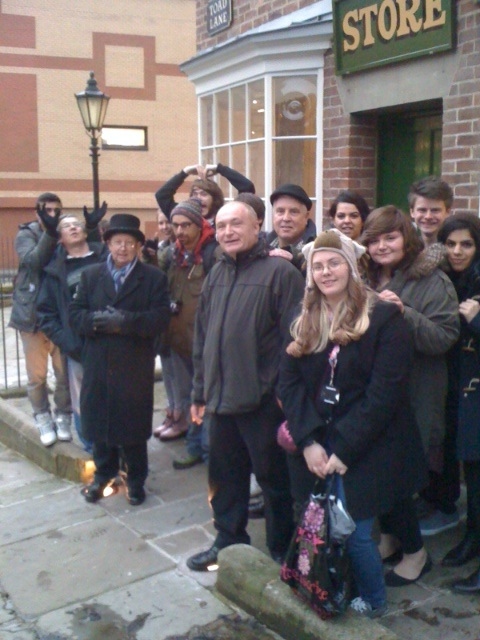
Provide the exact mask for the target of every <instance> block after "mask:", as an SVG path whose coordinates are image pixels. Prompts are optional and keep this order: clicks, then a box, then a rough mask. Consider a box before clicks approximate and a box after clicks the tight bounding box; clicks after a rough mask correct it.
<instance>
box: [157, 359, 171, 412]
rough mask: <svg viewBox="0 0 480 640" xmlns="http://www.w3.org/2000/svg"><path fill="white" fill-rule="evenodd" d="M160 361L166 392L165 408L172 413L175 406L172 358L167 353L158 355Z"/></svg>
mask: <svg viewBox="0 0 480 640" xmlns="http://www.w3.org/2000/svg"><path fill="white" fill-rule="evenodd" d="M160 361H161V363H162V377H163V384H164V386H165V392H166V394H167V404H168V407H167V408H168V411H169V412H170V413H173V409H174V408H175V394H174V391H173V386H174V385H173V382H174V375H173V372H172V359H171V357H170V356H169V355H168V356H160Z"/></svg>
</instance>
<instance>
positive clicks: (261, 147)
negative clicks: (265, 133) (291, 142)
mask: <svg viewBox="0 0 480 640" xmlns="http://www.w3.org/2000/svg"><path fill="white" fill-rule="evenodd" d="M248 175H249V177H250V180H252V182H253V184H254V185H255V193H256V194H257V195H258V196H260V197H261V198H264V197H265V143H264V142H263V140H262V141H261V142H251V143H250V144H249V145H248ZM278 184H280V183H278Z"/></svg>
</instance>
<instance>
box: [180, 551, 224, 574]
mask: <svg viewBox="0 0 480 640" xmlns="http://www.w3.org/2000/svg"><path fill="white" fill-rule="evenodd" d="M219 551H220V549H219V548H218V547H216V546H215V545H213V546H211V547H210V549H207V550H206V551H201V552H200V553H196V554H195V555H194V556H190V558H188V560H187V567H188V568H189V569H191V570H192V571H209V570H213V567H214V566H215V565H216V564H217V563H218V553H219Z"/></svg>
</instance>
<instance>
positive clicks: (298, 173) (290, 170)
mask: <svg viewBox="0 0 480 640" xmlns="http://www.w3.org/2000/svg"><path fill="white" fill-rule="evenodd" d="M273 149H274V157H273V167H274V172H275V176H274V181H273V184H274V185H280V184H285V183H286V182H290V183H293V184H299V185H301V186H302V187H303V188H304V189H305V191H306V192H307V193H308V195H309V196H310V197H312V196H314V195H315V140H275V142H274V145H273Z"/></svg>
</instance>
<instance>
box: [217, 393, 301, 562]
mask: <svg viewBox="0 0 480 640" xmlns="http://www.w3.org/2000/svg"><path fill="white" fill-rule="evenodd" d="M282 420H283V413H282V411H281V410H280V408H279V407H278V405H277V402H276V401H275V399H274V397H273V396H271V397H268V398H266V399H265V400H264V401H263V402H262V404H261V406H260V407H259V408H258V409H257V410H255V411H251V412H248V413H241V414H230V415H220V414H213V415H212V419H211V424H210V456H209V461H208V483H209V492H210V504H211V506H212V510H213V518H214V525H215V529H216V530H217V537H216V540H215V544H216V545H217V546H218V547H220V548H223V547H226V546H228V545H231V544H237V543H244V544H250V536H249V535H248V533H247V524H248V502H249V497H250V473H251V472H252V470H253V472H254V473H255V476H256V478H257V481H258V483H259V485H260V487H261V488H262V491H263V496H264V500H265V521H266V533H267V546H268V549H269V551H270V553H271V554H272V556H278V555H282V556H283V555H284V554H285V552H286V551H287V548H288V545H289V543H290V539H291V536H292V534H293V517H292V499H291V497H290V487H289V479H288V471H287V464H286V460H285V452H284V451H283V449H281V448H280V446H279V445H278V444H277V440H276V433H277V429H278V426H279V425H280V423H281V421H282Z"/></svg>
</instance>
